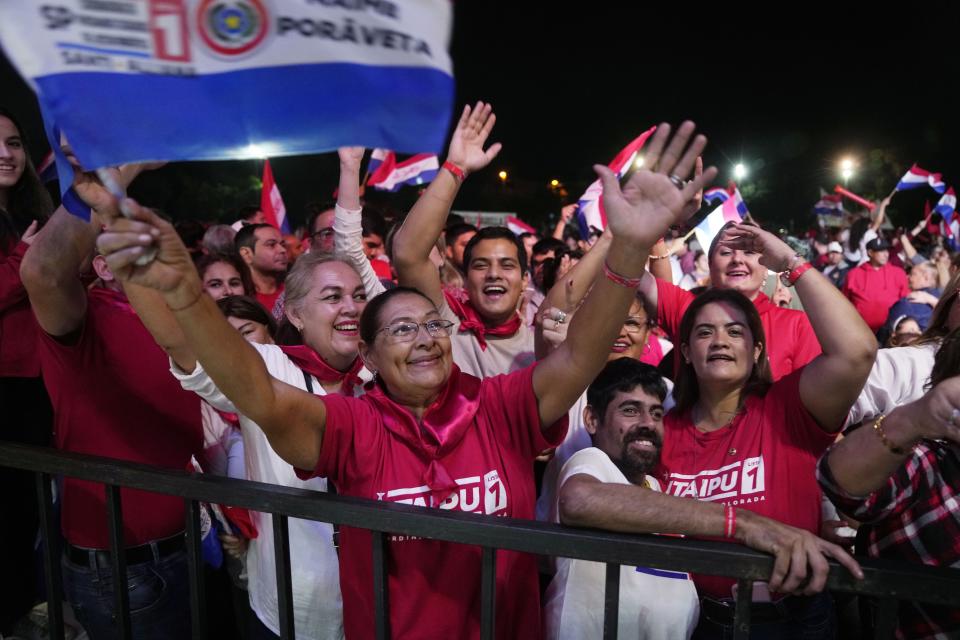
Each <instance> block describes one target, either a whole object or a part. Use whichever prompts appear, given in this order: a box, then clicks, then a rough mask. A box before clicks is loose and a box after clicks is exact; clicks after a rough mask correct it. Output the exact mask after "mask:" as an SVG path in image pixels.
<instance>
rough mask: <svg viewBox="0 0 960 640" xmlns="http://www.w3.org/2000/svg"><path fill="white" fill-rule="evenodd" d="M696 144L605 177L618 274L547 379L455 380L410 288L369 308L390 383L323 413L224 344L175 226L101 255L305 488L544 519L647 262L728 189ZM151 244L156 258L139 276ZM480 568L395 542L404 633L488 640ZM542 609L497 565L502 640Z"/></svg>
mask: <svg viewBox="0 0 960 640" xmlns="http://www.w3.org/2000/svg"><path fill="white" fill-rule="evenodd" d="M693 129H694V127H693V124H692V123H689V122H688V123H684V125H682V126H681V127H680V129H679V130H678V132H677V134H676V135H675V136H673V138H672V140H670V142H669V144H668V138H670V127H669V126H668V125H661V127H659V128H658V129H657V133H656V134H655V136H654V138H653V141H652V142H651V143H650V147H649V149H648V151H647V153H646V159H647V166H650V167H656V171H655V172H654V171H650V170H641V171H638V172H637V173H635V174H634V175H633V177H632V178H631V179H630V181H629V183H628V184H627V185H626V186H625V187H624V188H623V189H622V190H621V187H620V185H619V184H618V181H617V178H616V176H615V175H614V174H613V173H611V172H610V171H609V170H608V169H607V168H605V167H602V166H598V167H596V170H597V172H598V173H599V174H600V176H601V179H602V180H603V184H604V204H605V209H606V212H607V217H608V224H609V226H610V228H611V230H612V233H613V240H612V241H611V246H610V250H609V252H608V254H607V257H606V262H605V265H604V272H603V276H602V277H600V278H598V280H597V282H596V284H595V285H594V287H593V289H592V291H591V292H590V294H589V296H588V297H587V299H586V301H585V302H584V304H583V306H582V307H581V308H580V310H579V311H578V313H577V315H576V318H575V319H574V320H573V325H572V327H571V329H570V331H569V334H568V337H567V340H566V341H565V342H564V343H563V344H562V345H560V347H559V348H558V349H557V350H555V351H554V352H553V353H551V354H550V355H549V356H547V357H546V358H545V359H543V360H542V361H540V362H539V363H538V364H536V365H533V366H530V367H527V368H524V369H521V370H519V371H516V372H514V373H512V374H508V375H501V376H495V377H492V378H487V379H484V380H480V379H478V378H475V377H472V376H469V375H467V374H464V373H461V372H460V371H459V369H458V368H457V367H456V366H455V365H454V364H453V361H452V357H451V344H450V343H451V341H450V337H449V333H450V330H451V327H452V325H451V324H450V323H449V322H447V321H445V320H444V319H443V318H442V317H441V316H440V311H439V310H438V309H437V307H436V306H435V304H434V303H433V302H432V301H431V300H430V299H429V298H427V297H426V296H424V295H423V294H422V293H420V292H418V291H416V290H411V289H395V290H392V291H389V292H387V293H384V294H382V295H380V296H378V297H377V298H376V299H374V300H373V301H372V302H370V303H369V304H368V305H367V307H366V309H365V310H364V313H363V315H362V317H361V320H360V336H361V341H360V353H361V355H362V357H363V360H364V362H365V363H366V365H367V367H368V368H369V369H370V370H371V371H373V372H375V374H376V382H375V383H374V384H369V385H367V386H366V393H365V394H364V395H363V396H361V397H359V398H350V397H346V396H340V395H327V396H323V397H320V398H318V397H316V396H313V395H311V394H308V393H304V392H303V391H302V390H300V389H297V388H296V387H294V386H292V385H290V384H286V383H284V382H282V381H280V380H278V379H276V378H273V377H271V376H270V375H269V373H268V372H267V369H266V368H265V367H264V364H263V360H262V359H261V358H260V357H258V356H257V354H256V352H255V351H254V350H253V348H252V347H251V346H249V345H248V344H247V343H246V342H245V341H244V340H243V339H242V338H241V337H240V336H239V335H238V334H237V333H236V332H234V331H228V330H227V329H226V328H225V327H226V321H225V320H224V318H223V316H222V314H220V312H219V311H218V310H217V309H216V307H215V305H214V304H213V302H212V301H211V300H210V299H209V298H208V297H207V296H205V295H204V294H203V290H202V285H201V283H200V282H199V279H198V278H197V275H196V271H195V270H194V269H193V266H192V264H191V263H190V260H189V255H188V254H187V252H186V249H185V248H184V247H183V244H182V242H181V241H180V239H179V238H178V237H177V235H176V233H175V232H174V231H173V229H172V227H171V226H170V225H169V224H168V223H166V222H165V221H163V220H161V219H159V218H157V217H156V216H154V215H152V214H151V213H150V212H148V211H145V210H142V209H140V208H139V207H138V206H137V205H136V204H135V203H133V202H132V201H131V202H130V203H129V204H130V206H131V207H132V208H133V209H134V211H135V214H134V217H133V219H125V218H117V219H114V220H113V221H112V222H111V224H110V226H109V229H108V231H107V232H106V233H105V234H103V235H102V236H101V238H100V241H99V246H100V249H101V251H102V252H103V253H104V255H105V256H108V258H107V259H108V261H109V262H110V265H111V268H112V269H113V271H114V273H116V274H117V277H119V278H121V279H123V280H124V281H125V282H129V283H134V284H140V285H143V286H145V287H148V288H152V289H155V290H157V291H159V292H160V294H161V296H162V299H163V302H164V303H165V304H166V305H167V307H168V308H169V309H170V310H171V311H172V313H173V315H174V317H175V318H176V321H177V323H178V325H179V327H180V328H181V329H182V331H183V333H184V335H185V336H186V340H187V342H188V344H189V346H190V348H191V349H192V350H193V351H194V352H195V353H196V356H197V359H198V360H199V362H200V363H202V364H203V367H204V369H205V370H206V371H207V372H208V374H209V375H210V377H211V378H212V379H213V380H214V381H215V382H216V384H217V385H218V386H219V388H220V389H221V390H222V391H223V393H224V394H226V396H227V397H228V398H231V399H232V400H233V402H234V403H235V405H236V406H237V408H238V409H239V410H240V411H241V412H242V413H243V414H245V415H247V416H248V417H250V418H251V419H252V420H254V421H256V423H257V424H258V425H260V427H261V428H262V429H263V431H264V433H265V434H266V435H267V437H268V438H269V439H270V444H271V446H272V447H273V449H274V450H275V451H276V452H277V453H278V454H279V455H280V456H281V457H282V458H284V459H285V460H286V461H288V462H289V463H290V464H291V465H293V466H294V467H296V468H297V469H298V470H299V471H298V473H300V474H301V477H310V476H314V475H320V476H325V477H327V478H329V479H331V480H332V481H333V482H334V483H335V484H336V486H337V488H338V490H339V491H340V493H342V494H344V495H351V496H357V497H363V498H368V499H373V500H383V501H390V502H403V503H409V504H414V505H421V506H424V507H438V508H441V509H451V510H454V509H455V510H460V511H467V512H476V513H483V514H489V515H499V516H512V517H519V518H532V517H533V510H534V482H533V469H532V467H533V465H531V464H530V462H531V461H532V460H533V458H534V457H535V456H536V455H537V454H538V453H539V452H540V451H542V450H543V449H545V448H547V447H548V446H550V445H555V444H557V443H558V442H559V441H560V440H561V439H562V438H563V434H564V431H565V428H566V420H565V418H566V415H567V411H568V410H569V408H570V406H571V405H572V404H573V403H574V402H575V401H576V399H577V398H578V397H579V396H580V394H581V393H582V392H583V391H584V389H586V387H587V385H588V384H589V383H590V382H591V381H592V380H593V378H594V377H595V376H596V374H597V373H598V372H599V371H600V369H601V368H602V367H603V365H604V363H605V361H606V359H607V356H608V353H609V345H611V344H613V342H614V341H615V340H616V337H617V335H618V333H619V331H620V329H621V327H622V325H623V318H624V317H625V316H626V315H627V312H628V310H629V308H630V305H631V303H632V302H633V300H634V290H635V288H636V286H637V282H638V280H639V278H640V277H641V275H642V273H643V267H644V264H645V262H646V258H647V251H648V250H647V248H648V247H650V246H652V245H653V244H654V242H655V241H656V239H657V238H658V237H660V236H662V235H663V234H664V233H665V232H666V230H667V229H668V227H669V226H670V225H671V224H675V223H676V222H678V221H679V220H680V219H682V215H681V213H682V211H683V210H684V208H685V205H686V203H687V202H688V201H689V200H690V199H691V198H693V196H694V194H695V193H696V192H697V191H698V190H699V189H700V188H701V187H702V185H703V184H704V182H706V181H709V180H711V179H712V178H713V177H714V176H715V175H716V171H715V170H714V169H712V168H711V169H710V170H708V171H705V172H704V174H703V176H701V177H698V178H696V179H694V180H693V181H691V182H690V183H689V184H686V183H684V182H683V179H684V178H686V177H687V176H689V175H690V173H691V172H692V170H693V166H694V162H695V159H696V157H697V156H698V155H700V153H701V152H702V150H703V148H704V147H705V145H706V139H705V138H704V137H703V136H697V137H696V138H693ZM691 138H693V142H692V143H690V144H689V148H688V143H689V142H690V140H691ZM661 154H662V156H661ZM151 244H153V245H156V246H157V249H158V255H157V258H156V259H155V260H154V261H153V262H151V263H149V264H147V265H143V266H140V265H137V264H136V263H135V260H136V258H137V257H138V256H139V255H141V254H142V252H143V251H144V248H145V247H146V246H148V245H151ZM135 304H136V303H135ZM138 311H139V312H140V313H141V315H147V316H149V315H150V311H149V310H147V309H139V310H138ZM147 321H148V320H147V319H145V322H147ZM341 539H342V547H341V553H340V561H341V566H342V569H343V570H342V571H341V573H340V576H341V590H342V593H343V602H344V626H345V631H346V635H347V637H356V638H363V637H371V636H372V635H373V632H374V629H373V616H372V615H371V612H372V611H373V610H374V593H373V579H372V567H371V565H370V562H371V557H370V537H369V533H368V532H364V531H358V530H355V529H350V528H347V527H344V529H343V532H342V536H341ZM480 556H481V553H480V549H479V548H477V547H467V546H463V545H456V544H448V543H443V542H436V541H431V540H422V539H410V538H409V537H406V536H393V537H392V539H391V541H390V548H389V564H388V568H389V589H390V592H389V598H390V628H391V632H392V634H393V635H394V636H396V637H404V638H411V637H413V638H447V637H449V638H460V637H475V636H476V635H477V634H478V633H479V618H480V615H479V613H480V612H479V608H480V600H481V598H480ZM537 594H538V584H537V572H536V562H535V560H534V559H533V557H531V556H528V555H524V554H519V553H513V552H507V551H502V552H500V553H498V554H497V602H496V611H497V616H496V619H497V635H498V636H499V637H539V635H540V634H539V625H540V607H539V600H538V597H537Z"/></svg>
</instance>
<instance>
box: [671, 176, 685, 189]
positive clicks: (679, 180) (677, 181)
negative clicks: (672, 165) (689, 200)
mask: <svg viewBox="0 0 960 640" xmlns="http://www.w3.org/2000/svg"><path fill="white" fill-rule="evenodd" d="M670 182H671V183H672V184H673V186H675V187H676V188H677V189H683V187H684V186H686V183H685V182H684V181H683V179H682V178H680V176H678V175H677V174H675V173H672V174H670Z"/></svg>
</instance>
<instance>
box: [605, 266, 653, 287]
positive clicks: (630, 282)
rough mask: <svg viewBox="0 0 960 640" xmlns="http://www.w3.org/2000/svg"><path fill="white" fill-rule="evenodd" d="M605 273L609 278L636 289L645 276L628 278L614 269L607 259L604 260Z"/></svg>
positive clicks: (623, 285)
mask: <svg viewBox="0 0 960 640" xmlns="http://www.w3.org/2000/svg"><path fill="white" fill-rule="evenodd" d="M603 275H605V276H606V277H607V280H610V281H612V282H615V283H617V284H618V285H620V286H621V287H627V288H628V289H636V288H637V287H639V286H640V283H641V282H643V276H640V277H639V278H627V277H626V276H622V275H620V274H619V273H617V272H616V271H613V270H612V269H611V268H610V265H608V264H607V261H606V260H604V261H603Z"/></svg>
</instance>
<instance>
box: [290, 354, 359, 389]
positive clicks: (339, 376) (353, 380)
mask: <svg viewBox="0 0 960 640" xmlns="http://www.w3.org/2000/svg"><path fill="white" fill-rule="evenodd" d="M280 349H281V350H282V351H283V352H284V353H285V354H287V357H288V358H290V360H292V361H293V364H295V365H297V366H298V367H300V369H302V370H303V371H306V372H307V373H309V374H311V375H313V376H316V378H317V380H319V381H320V382H321V383H324V382H342V383H343V384H342V385H341V387H340V393H341V394H342V395H345V396H353V388H354V387H355V386H357V385H360V384H363V380H361V379H360V376H359V375H358V373H359V372H360V369H362V368H363V360H361V359H360V356H357V357H356V359H354V361H353V364H352V365H350V368H349V369H348V370H347V371H340V370H338V369H334V368H333V367H331V366H330V365H329V364H327V363H326V362H325V361H324V359H323V358H321V357H320V354H319V353H317V352H316V351H314V350H313V349H311V348H310V347H308V346H307V345H305V344H297V345H283V346H281V347H280Z"/></svg>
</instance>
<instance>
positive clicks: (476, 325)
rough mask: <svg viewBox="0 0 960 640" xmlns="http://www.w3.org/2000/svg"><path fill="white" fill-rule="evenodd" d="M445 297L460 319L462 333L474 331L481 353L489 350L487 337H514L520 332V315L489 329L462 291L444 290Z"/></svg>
mask: <svg viewBox="0 0 960 640" xmlns="http://www.w3.org/2000/svg"><path fill="white" fill-rule="evenodd" d="M443 297H444V298H446V300H447V306H448V307H450V310H451V311H453V313H454V314H455V315H456V316H457V317H458V318H460V331H472V332H473V335H474V336H475V337H476V338H477V342H478V343H479V344H480V350H481V351H486V349H487V339H486V336H487V335H491V336H512V335H514V334H516V333H517V331H519V330H520V314H519V313H516V312H514V314H513V316H512V317H511V318H510V319H509V320H507V321H506V322H504V323H503V324H501V325H498V326H496V327H489V326H487V325H486V324H484V322H483V320H482V319H481V318H480V314H479V313H477V310H476V309H475V308H474V307H473V303H472V302H470V299H469V298H468V297H467V296H466V295H463V290H462V289H461V290H460V291H454V292H451V291H448V290H446V289H444V291H443Z"/></svg>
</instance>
